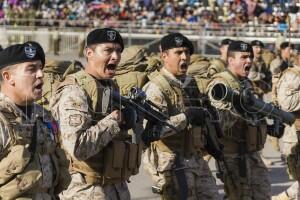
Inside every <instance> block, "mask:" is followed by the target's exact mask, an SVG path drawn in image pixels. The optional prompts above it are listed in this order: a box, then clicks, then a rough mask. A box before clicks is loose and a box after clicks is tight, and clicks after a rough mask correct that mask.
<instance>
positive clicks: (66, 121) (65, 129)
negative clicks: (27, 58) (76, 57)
mask: <svg viewBox="0 0 300 200" xmlns="http://www.w3.org/2000/svg"><path fill="white" fill-rule="evenodd" d="M79 73H81V74H84V76H85V77H90V78H91V76H89V75H88V74H86V73H85V72H79ZM103 87H104V91H105V88H109V89H110V90H111V89H112V85H106V86H103ZM98 100H99V99H98ZM101 100H102V99H101ZM89 105H90V104H89V103H88V98H87V95H86V91H85V90H84V89H83V88H82V87H80V86H79V85H78V84H70V85H68V84H67V85H65V86H64V87H63V89H62V90H61V92H59V93H57V95H56V96H54V98H53V99H52V101H51V105H50V107H51V111H52V113H53V115H54V117H55V118H57V119H59V122H60V128H61V132H62V146H63V148H64V149H65V151H66V152H67V153H68V154H69V155H70V158H69V159H71V160H76V162H77V163H78V162H81V161H82V163H86V162H89V161H92V159H94V160H95V158H93V157H95V156H97V155H99V154H101V155H103V156H105V155H104V154H108V153H109V152H108V151H107V149H108V148H109V146H111V143H112V141H115V140H118V141H125V140H126V139H128V137H129V136H128V134H127V132H125V131H121V130H120V127H119V125H118V123H117V121H116V120H115V119H114V118H112V116H111V114H108V115H107V116H105V117H104V116H103V115H102V116H103V117H102V118H101V119H98V118H97V119H96V118H94V117H93V116H95V114H96V115H97V114H99V113H95V111H92V109H91V108H90V107H89ZM100 105H101V104H100ZM110 106H111V105H110ZM108 113H110V111H108ZM102 114H103V113H102ZM104 114H105V113H104ZM100 115H101V113H100ZM130 141H131V140H129V139H128V144H129V143H130ZM124 151H125V150H124ZM104 152H106V153H104ZM110 157H112V156H110ZM102 159H103V158H102ZM111 159H112V158H111ZM137 159H138V158H137ZM124 162H125V161H124ZM71 163H72V162H71ZM94 163H98V164H100V166H101V167H99V169H97V170H99V173H101V172H102V170H104V169H101V168H104V167H103V165H105V164H107V163H105V162H104V161H103V160H102V161H101V160H98V161H94ZM87 165H88V166H89V164H87ZM72 167H74V169H73V170H71V174H72V181H71V184H70V185H69V187H68V188H67V190H65V191H64V192H62V193H61V195H60V198H61V199H80V200H82V199H91V200H92V199H112V200H114V199H118V200H119V199H122V200H129V199H130V194H129V190H128V187H127V184H126V180H119V179H116V181H114V182H113V183H105V182H104V181H103V182H102V181H101V178H99V177H102V176H101V174H100V175H94V173H96V172H81V169H80V168H79V167H78V166H76V165H75V164H74V166H72ZM92 169H93V168H92ZM89 173H90V174H89ZM90 176H91V177H90ZM91 178H92V180H90V181H89V179H91ZM93 178H94V179H96V180H95V181H93ZM97 178H99V181H98V180H97ZM104 178H106V177H105V176H104ZM108 179H109V178H108ZM112 179H113V178H112Z"/></svg>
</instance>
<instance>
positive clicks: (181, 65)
mask: <svg viewBox="0 0 300 200" xmlns="http://www.w3.org/2000/svg"><path fill="white" fill-rule="evenodd" d="M180 68H181V69H183V70H187V68H188V64H187V63H181V64H180Z"/></svg>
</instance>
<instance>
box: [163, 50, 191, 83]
mask: <svg viewBox="0 0 300 200" xmlns="http://www.w3.org/2000/svg"><path fill="white" fill-rule="evenodd" d="M161 59H162V61H163V63H164V68H165V69H167V70H168V71H169V72H171V73H172V74H173V75H174V76H175V77H178V78H180V77H182V76H184V75H186V73H187V70H188V67H189V64H190V59H191V54H190V50H189V48H187V47H178V48H172V49H168V50H166V51H163V52H161Z"/></svg>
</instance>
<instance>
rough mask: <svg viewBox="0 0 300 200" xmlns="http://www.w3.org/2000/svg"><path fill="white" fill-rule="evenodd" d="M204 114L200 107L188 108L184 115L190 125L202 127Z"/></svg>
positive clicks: (204, 111)
mask: <svg viewBox="0 0 300 200" xmlns="http://www.w3.org/2000/svg"><path fill="white" fill-rule="evenodd" d="M206 112H207V111H206V110H204V109H203V108H200V107H188V108H187V109H186V111H185V112H184V114H185V116H186V117H187V120H188V122H189V123H190V124H191V125H195V126H202V125H204V123H205V117H206Z"/></svg>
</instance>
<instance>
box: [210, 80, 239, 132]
mask: <svg viewBox="0 0 300 200" xmlns="http://www.w3.org/2000/svg"><path fill="white" fill-rule="evenodd" d="M217 83H223V84H225V85H226V83H225V82H223V81H222V80H221V79H214V80H213V81H212V82H210V84H209V85H208V86H207V92H208V97H209V99H210V101H211V105H212V106H214V107H216V108H217V109H218V112H219V117H220V123H221V126H222V128H223V130H224V131H225V130H227V129H229V128H231V127H232V126H233V125H234V124H235V123H236V122H237V120H238V118H239V117H238V116H237V114H234V112H233V111H232V110H233V106H232V103H230V102H224V101H216V100H214V99H213V98H212V96H211V89H212V87H213V86H214V85H215V84H217Z"/></svg>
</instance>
